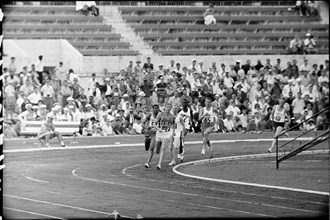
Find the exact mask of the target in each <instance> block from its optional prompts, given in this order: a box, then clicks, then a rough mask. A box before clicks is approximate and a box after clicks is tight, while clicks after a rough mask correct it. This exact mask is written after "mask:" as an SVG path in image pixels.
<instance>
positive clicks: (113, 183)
mask: <svg viewBox="0 0 330 220" xmlns="http://www.w3.org/2000/svg"><path fill="white" fill-rule="evenodd" d="M79 169H80V168H77V169H75V170H72V175H74V176H75V177H78V178H80V179H84V180H88V181H93V182H99V183H105V184H112V185H119V186H125V187H132V188H138V189H146V190H153V191H160V192H167V193H174V194H181V195H186V196H194V197H204V198H209V199H217V200H224V201H231V202H238V203H245V204H250V205H255V203H254V202H248V201H242V200H236V199H227V198H220V197H214V196H206V195H199V194H194V193H185V192H180V191H172V190H166V189H156V188H151V187H145V186H136V185H130V184H125V183H116V182H111V181H105V180H98V179H92V178H87V177H83V176H79V175H77V174H76V172H77V170H79ZM258 205H266V206H269V205H268V204H263V203H259V204H258ZM274 207H277V208H283V209H288V210H295V211H302V212H309V213H318V211H310V210H304V209H295V208H289V207H283V206H274ZM234 211H236V210H234ZM251 214H254V215H259V214H258V213H252V212H251ZM260 215H262V214H260Z"/></svg>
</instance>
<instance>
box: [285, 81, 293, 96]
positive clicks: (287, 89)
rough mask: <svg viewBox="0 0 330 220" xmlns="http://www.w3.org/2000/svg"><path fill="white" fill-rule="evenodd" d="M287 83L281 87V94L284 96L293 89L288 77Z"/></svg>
mask: <svg viewBox="0 0 330 220" xmlns="http://www.w3.org/2000/svg"><path fill="white" fill-rule="evenodd" d="M288 83H289V84H287V85H285V86H284V87H283V90H282V95H283V97H284V98H289V93H290V92H292V91H293V80H292V79H289V80H288Z"/></svg>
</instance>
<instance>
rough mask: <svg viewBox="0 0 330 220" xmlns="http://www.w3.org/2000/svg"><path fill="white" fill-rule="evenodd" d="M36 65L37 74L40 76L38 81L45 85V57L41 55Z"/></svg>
mask: <svg viewBox="0 0 330 220" xmlns="http://www.w3.org/2000/svg"><path fill="white" fill-rule="evenodd" d="M34 65H35V68H36V72H37V74H38V81H39V82H40V83H41V84H43V82H44V81H43V80H44V76H43V75H44V74H43V71H44V63H43V56H42V55H39V56H38V60H37V62H36V63H35V64H34Z"/></svg>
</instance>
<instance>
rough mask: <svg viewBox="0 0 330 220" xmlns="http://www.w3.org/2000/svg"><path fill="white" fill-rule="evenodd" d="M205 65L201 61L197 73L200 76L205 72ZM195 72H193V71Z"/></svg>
mask: <svg viewBox="0 0 330 220" xmlns="http://www.w3.org/2000/svg"><path fill="white" fill-rule="evenodd" d="M203 65H204V63H203V60H200V61H198V65H197V67H196V72H197V73H198V74H203V71H204V67H203ZM192 72H193V71H192Z"/></svg>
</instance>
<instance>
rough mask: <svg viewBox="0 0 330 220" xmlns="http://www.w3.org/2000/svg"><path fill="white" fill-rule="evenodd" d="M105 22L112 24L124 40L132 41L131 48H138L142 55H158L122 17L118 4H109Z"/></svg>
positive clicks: (105, 11)
mask: <svg viewBox="0 0 330 220" xmlns="http://www.w3.org/2000/svg"><path fill="white" fill-rule="evenodd" d="M103 16H104V19H105V20H104V23H105V24H108V25H112V27H113V29H114V32H115V33H118V34H121V36H122V37H123V41H125V42H130V43H131V49H132V50H137V51H139V52H140V54H141V55H142V56H151V55H152V56H153V57H154V56H157V54H155V53H154V52H153V50H152V49H151V47H150V46H149V45H148V44H147V43H145V42H144V41H143V40H142V39H141V38H140V37H139V36H138V35H136V34H135V32H134V31H133V30H132V28H130V27H129V25H127V24H126V23H125V22H124V21H123V20H122V18H121V16H120V13H119V11H118V8H117V7H116V6H108V7H106V8H105V10H104V14H103Z"/></svg>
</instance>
